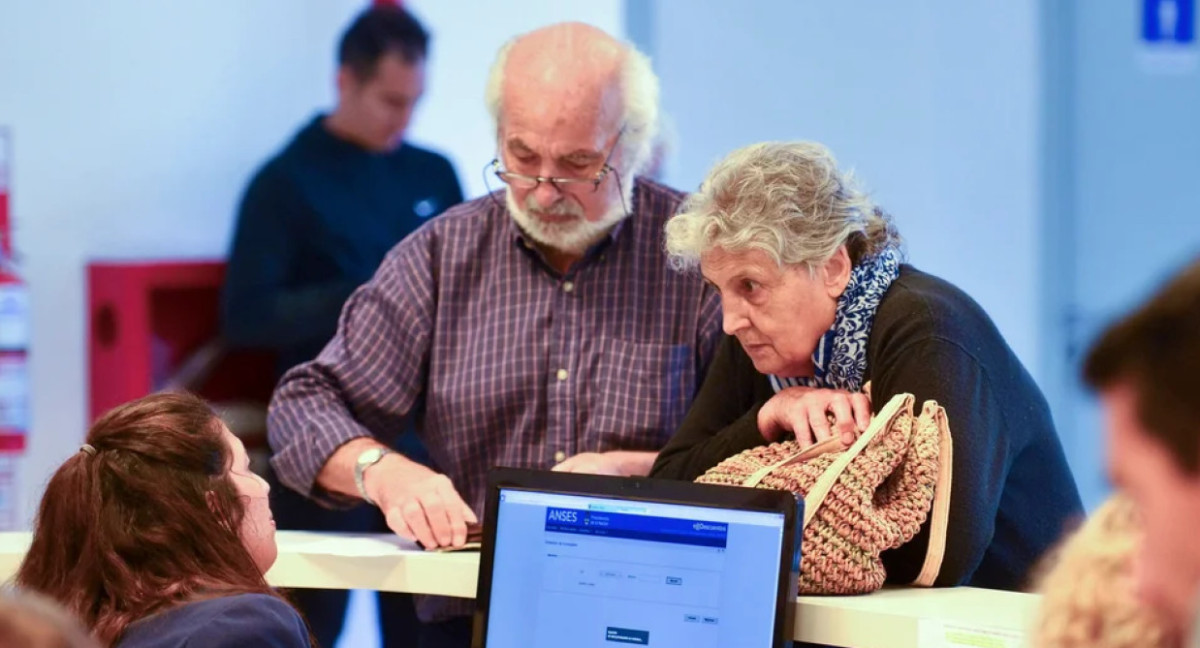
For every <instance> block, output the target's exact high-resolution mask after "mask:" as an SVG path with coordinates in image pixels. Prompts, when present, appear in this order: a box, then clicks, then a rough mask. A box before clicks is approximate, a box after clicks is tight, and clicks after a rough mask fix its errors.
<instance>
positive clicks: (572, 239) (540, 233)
mask: <svg viewBox="0 0 1200 648" xmlns="http://www.w3.org/2000/svg"><path fill="white" fill-rule="evenodd" d="M621 180H622V182H621V187H622V189H624V191H622V193H623V195H622V196H621V202H618V203H616V204H614V205H612V206H610V207H609V208H608V211H606V212H604V215H603V216H601V217H600V220H598V221H595V222H592V221H589V220H587V218H585V217H584V214H583V209H582V208H581V207H580V206H579V205H578V204H576V203H573V202H571V201H569V200H566V199H564V200H561V201H559V202H557V203H555V204H554V205H552V206H551V207H550V209H546V210H543V209H541V208H539V207H538V205H537V202H536V201H535V200H534V197H533V192H532V191H531V192H529V194H528V195H526V197H525V204H524V205H520V204H519V203H517V200H516V198H514V197H513V192H512V188H511V187H508V188H506V189H505V191H504V201H505V203H507V205H508V213H510V214H512V217H513V220H515V221H516V222H517V225H518V226H519V227H520V228H521V230H522V231H523V232H525V233H526V234H527V235H529V237H530V238H532V239H533V240H534V241H537V242H538V243H540V244H541V245H545V246H546V247H549V248H552V249H554V250H557V251H559V252H565V253H567V254H580V255H582V254H583V253H584V252H586V251H587V250H588V248H590V247H592V246H593V245H595V244H596V243H599V242H600V240H601V239H603V238H604V237H605V236H607V235H608V232H609V231H610V230H612V228H613V227H614V226H616V224H617V223H619V222H621V221H622V220H623V219H624V218H625V216H626V213H625V205H627V204H630V199H631V198H632V194H633V190H632V189H633V178H629V179H628V180H629V181H628V182H626V181H625V178H622V179H621ZM626 187H628V189H625V188H626ZM539 211H544V212H545V213H549V214H554V215H569V216H573V217H574V218H572V219H571V220H569V221H567V222H565V223H549V222H546V221H544V220H542V219H541V218H538V217H537V216H536V215H535V214H534V212H539Z"/></svg>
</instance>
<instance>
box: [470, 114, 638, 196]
mask: <svg viewBox="0 0 1200 648" xmlns="http://www.w3.org/2000/svg"><path fill="white" fill-rule="evenodd" d="M624 133H625V127H624V126H622V127H621V130H620V131H618V132H617V139H616V140H614V141H613V145H612V148H611V149H609V150H608V155H607V156H605V158H604V164H602V165H600V170H599V171H597V172H596V174H595V175H593V176H592V177H590V178H547V177H545V176H531V175H525V174H523V173H517V172H515V171H509V170H507V169H505V168H503V167H501V166H500V158H494V159H493V160H492V162H491V164H489V165H488V166H489V167H490V168H491V170H492V173H493V174H495V176H496V177H497V178H499V179H500V181H501V182H503V183H504V184H506V185H508V186H510V187H513V188H516V189H522V190H532V189H537V188H538V187H539V186H540V185H541V184H542V183H543V182H548V183H550V184H551V185H554V188H555V189H557V190H559V191H560V192H568V191H575V190H577V189H583V188H586V187H587V186H588V185H591V186H592V192H593V193H594V192H596V191H597V190H599V189H600V184H601V183H603V182H604V179H605V178H607V177H608V174H609V173H612V172H613V171H615V169H613V168H612V167H611V166H609V165H608V163H609V161H610V160H612V156H613V153H615V152H616V150H617V144H618V143H620V141H621V135H623V134H624Z"/></svg>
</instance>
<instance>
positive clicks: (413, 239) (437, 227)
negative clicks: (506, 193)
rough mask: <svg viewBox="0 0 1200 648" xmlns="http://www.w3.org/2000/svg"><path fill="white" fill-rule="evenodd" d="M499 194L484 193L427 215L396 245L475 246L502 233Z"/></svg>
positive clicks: (503, 218)
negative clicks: (428, 217)
mask: <svg viewBox="0 0 1200 648" xmlns="http://www.w3.org/2000/svg"><path fill="white" fill-rule="evenodd" d="M498 200H503V198H502V197H496V196H489V195H484V196H480V197H479V198H475V199H473V200H468V201H466V202H462V203H459V204H457V205H455V206H453V207H451V208H450V209H447V210H446V211H444V212H442V213H441V214H438V215H437V216H434V217H433V218H430V219H429V220H428V221H426V222H425V224H424V225H422V226H421V227H420V228H418V229H417V230H416V231H415V232H413V233H412V234H411V235H410V236H408V237H407V238H405V239H404V240H403V241H401V242H400V243H399V245H397V246H396V247H397V248H399V249H403V248H410V247H413V246H415V247H419V248H436V249H439V250H445V249H448V248H449V249H456V250H460V251H461V250H469V249H476V248H477V247H478V246H479V245H480V244H482V243H485V242H488V241H492V240H494V239H495V238H496V237H497V236H502V235H503V234H504V232H505V231H506V230H505V223H506V218H507V215H506V213H505V211H504V209H503V208H501V207H499V206H498V205H499V203H497V201H498Z"/></svg>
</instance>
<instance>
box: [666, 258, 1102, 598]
mask: <svg viewBox="0 0 1200 648" xmlns="http://www.w3.org/2000/svg"><path fill="white" fill-rule="evenodd" d="M866 374H867V375H866V377H867V379H868V380H870V381H871V393H872V395H873V402H872V407H873V408H874V409H875V411H876V412H877V411H878V410H879V408H881V407H883V406H884V405H885V404H886V403H887V402H888V400H890V399H891V397H892V396H894V395H896V394H898V393H904V392H908V393H912V394H913V395H914V396H916V400H917V407H918V408H919V407H920V404H921V403H922V402H924V401H925V400H927V399H933V400H936V401H937V402H938V403H940V404H941V405H942V406H943V407H945V409H946V413H947V416H948V417H949V421H950V431H951V435H952V437H953V439H954V482H953V484H954V485H953V488H952V494H951V503H950V533H949V537H948V539H947V543H946V545H947V546H946V557H945V561H944V563H943V566H942V571H941V573H940V575H939V576H938V579H937V584H938V585H939V586H950V585H964V584H969V585H973V586H977V587H989V588H996V589H1020V588H1021V587H1022V586H1023V585H1024V584H1025V578H1026V576H1027V575H1028V572H1029V570H1030V568H1031V567H1032V566H1033V564H1034V562H1035V561H1036V560H1037V559H1038V558H1039V557H1040V556H1041V555H1042V554H1043V553H1044V552H1045V551H1046V549H1048V548H1049V547H1050V546H1051V545H1052V544H1053V543H1054V542H1055V541H1056V540H1057V539H1058V538H1059V536H1060V535H1061V534H1062V532H1063V531H1064V530H1065V529H1064V526H1065V525H1066V524H1067V523H1068V522H1070V521H1073V520H1074V519H1075V518H1078V517H1082V515H1083V506H1082V504H1081V503H1080V499H1079V492H1078V491H1077V490H1076V487H1075V481H1074V479H1073V478H1072V477H1071V472H1070V469H1069V468H1068V466H1067V461H1066V457H1065V456H1064V454H1063V449H1062V445H1061V444H1060V443H1059V440H1058V436H1057V434H1056V433H1055V431H1054V422H1053V420H1052V419H1051V417H1050V410H1049V407H1048V406H1047V405H1046V400H1045V398H1044V397H1043V396H1042V393H1041V391H1039V389H1038V387H1037V385H1036V384H1035V383H1034V381H1033V379H1032V378H1031V377H1030V375H1029V373H1028V372H1027V371H1025V368H1024V367H1023V366H1022V365H1021V362H1020V361H1019V360H1018V359H1017V357H1016V355H1015V354H1014V353H1013V352H1012V350H1011V349H1010V348H1009V347H1008V344H1007V343H1005V341H1004V339H1003V338H1002V337H1001V336H1000V332H999V331H998V330H996V326H995V325H994V324H993V323H992V321H991V319H990V318H989V317H988V316H987V313H985V312H984V311H983V309H982V308H980V307H979V305H978V304H977V303H975V301H974V300H972V299H971V298H970V297H969V296H967V294H966V293H964V292H962V291H961V290H959V289H958V288H956V287H954V286H953V285H951V284H949V283H947V282H945V281H943V280H941V279H938V278H937V277H934V276H931V275H928V274H925V273H923V272H920V271H919V270H916V269H914V268H912V267H911V266H908V265H904V266H901V271H900V277H899V278H898V279H897V280H896V281H895V282H894V283H893V284H892V286H891V288H889V289H888V292H887V293H886V294H885V295H884V297H883V300H882V301H881V302H880V304H879V308H878V310H877V311H876V314H875V322H874V324H873V326H872V329H871V335H870V339H869V340H868V342H867V370H866ZM773 393H774V392H773V391H772V389H771V385H770V382H769V381H768V379H767V377H766V376H764V375H763V374H760V373H758V372H757V371H756V370H755V369H754V364H753V363H752V362H751V360H750V358H749V356H747V355H746V353H745V351H743V350H742V347H741V345H740V344H739V343H738V342H737V340H736V339H735V338H732V337H728V336H726V337H725V339H724V340H722V342H721V345H720V347H719V348H718V350H717V354H716V357H715V358H714V359H713V363H712V366H711V367H710V368H709V372H708V376H707V377H706V378H705V381H704V385H703V386H702V387H701V388H700V393H699V394H698V395H697V396H696V400H695V402H694V403H693V404H692V408H691V410H690V411H689V412H688V415H687V417H686V418H685V419H684V421H683V424H682V426H681V427H680V429H679V431H678V432H677V433H676V434H675V436H674V437H673V438H672V439H671V441H670V442H669V443H667V446H666V447H665V448H663V450H662V452H661V453H659V455H658V460H657V461H655V464H654V468H653V470H652V471H651V475H652V476H654V477H666V478H674V479H687V480H692V479H695V478H696V477H698V476H700V475H701V474H703V473H704V471H706V470H708V469H709V468H711V467H713V466H715V465H716V464H717V463H719V462H720V461H721V460H723V459H725V458H726V457H729V456H731V455H734V454H737V453H739V452H741V451H743V450H746V449H749V448H753V447H756V446H760V445H763V444H764V443H765V441H764V439H763V437H762V435H761V434H760V433H759V431H758V425H757V417H758V410H759V409H760V408H761V407H762V405H763V403H765V402H766V401H767V400H768V399H769V398H770V397H771V396H772V395H773ZM928 542H929V525H928V523H927V524H926V525H925V527H924V528H922V530H921V533H920V535H918V536H917V538H916V539H915V540H914V541H913V542H910V543H908V544H907V545H905V546H903V547H901V548H899V549H896V550H894V551H890V552H888V553H886V554H884V564H885V566H886V567H887V572H888V581H889V582H895V583H903V582H908V581H911V580H913V579H914V578H916V575H917V572H918V571H920V566H921V562H922V560H923V559H924V555H925V549H926V547H927V545H928Z"/></svg>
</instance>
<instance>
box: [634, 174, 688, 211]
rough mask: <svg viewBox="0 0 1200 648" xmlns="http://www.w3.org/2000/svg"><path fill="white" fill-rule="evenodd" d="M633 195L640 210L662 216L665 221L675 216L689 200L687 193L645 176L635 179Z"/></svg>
mask: <svg viewBox="0 0 1200 648" xmlns="http://www.w3.org/2000/svg"><path fill="white" fill-rule="evenodd" d="M633 194H634V200H635V201H636V202H637V205H638V207H639V208H641V209H646V210H648V211H651V212H653V213H655V214H656V215H662V217H663V218H664V219H666V218H670V217H671V216H674V215H675V212H676V211H678V210H679V206H680V205H681V204H682V203H683V201H684V199H685V198H687V193H685V192H683V191H680V190H678V189H676V188H674V187H669V186H667V185H665V184H663V183H661V182H659V181H657V180H652V179H650V178H647V177H644V176H637V177H636V178H634V190H633Z"/></svg>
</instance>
